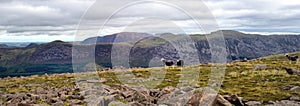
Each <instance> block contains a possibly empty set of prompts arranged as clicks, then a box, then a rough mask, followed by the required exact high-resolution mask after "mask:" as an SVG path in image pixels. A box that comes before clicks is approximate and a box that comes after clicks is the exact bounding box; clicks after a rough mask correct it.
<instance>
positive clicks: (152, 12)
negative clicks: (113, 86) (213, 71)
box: [0, 0, 300, 42]
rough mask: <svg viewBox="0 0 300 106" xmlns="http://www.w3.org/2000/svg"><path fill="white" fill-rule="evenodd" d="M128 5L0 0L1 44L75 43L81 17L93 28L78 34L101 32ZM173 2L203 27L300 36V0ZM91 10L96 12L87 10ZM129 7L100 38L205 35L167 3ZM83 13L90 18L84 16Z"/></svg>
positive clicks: (69, 0)
mask: <svg viewBox="0 0 300 106" xmlns="http://www.w3.org/2000/svg"><path fill="white" fill-rule="evenodd" d="M125 1H128V2H133V1H136V0H99V1H97V3H98V4H99V3H100V5H95V2H96V1H95V0H1V1H0V13H1V14H0V17H1V19H0V42H48V41H53V40H64V41H73V40H74V36H75V33H76V31H77V26H78V23H79V22H80V19H81V18H84V21H83V22H89V24H87V23H85V24H84V25H86V26H84V27H82V26H81V27H78V28H79V30H80V31H82V30H85V31H89V30H99V29H100V27H99V25H94V24H95V23H96V24H97V23H98V24H99V23H103V22H106V20H107V19H108V17H107V16H110V15H111V14H113V13H112V12H111V11H113V10H114V9H116V8H119V9H120V8H121V7H122V6H121V7H120V5H121V4H122V3H124V2H125ZM173 1H174V0H173ZM175 1H176V2H178V4H180V5H181V6H179V7H183V9H184V10H187V11H186V12H188V13H190V14H192V15H193V14H196V15H198V16H199V17H201V18H199V19H197V21H198V22H199V23H198V24H201V25H203V26H205V25H207V26H211V25H215V24H214V21H215V22H216V23H217V24H218V26H219V29H224V30H237V31H242V32H247V33H261V34H298V33H300V30H298V29H299V28H300V1H299V0H204V1H203V2H204V3H205V5H207V7H208V8H209V11H206V9H203V8H201V7H199V6H200V3H201V0H175ZM121 2H122V3H121ZM97 3H96V4H97ZM93 4H94V5H93ZM92 5H93V6H94V7H96V8H94V10H93V11H87V10H88V9H91V8H92V7H91V6H92ZM175 6H176V5H175ZM127 7H130V8H122V9H120V10H119V11H118V13H116V15H114V16H112V17H110V19H111V20H110V21H107V24H106V25H105V26H104V27H103V28H104V30H103V31H102V32H101V34H99V35H106V34H113V33H118V32H123V31H126V32H131V31H132V32H147V33H164V32H171V33H188V34H189V33H203V32H201V31H199V30H198V29H197V28H198V27H197V25H196V24H195V22H194V21H193V20H192V19H191V18H190V17H187V16H186V15H182V13H181V12H182V11H180V9H178V8H174V7H172V6H167V5H165V4H163V3H162V4H157V3H156V4H155V3H148V4H147V3H146V4H135V5H132V6H127ZM86 11H87V12H86ZM85 13H86V14H88V16H84V17H83V15H84V14H85ZM210 14H212V16H214V18H213V17H211V16H210ZM157 16H164V17H157ZM145 17H146V18H145ZM149 17H152V18H149ZM193 18H195V17H193ZM203 26H202V27H203ZM204 29H205V28H204ZM205 32H210V31H207V30H206V31H205Z"/></svg>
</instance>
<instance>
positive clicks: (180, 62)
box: [176, 60, 184, 67]
mask: <svg viewBox="0 0 300 106" xmlns="http://www.w3.org/2000/svg"><path fill="white" fill-rule="evenodd" d="M183 64H184V62H183V60H177V63H176V65H177V67H183Z"/></svg>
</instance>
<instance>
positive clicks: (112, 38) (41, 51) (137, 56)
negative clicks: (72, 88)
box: [0, 30, 300, 77]
mask: <svg viewBox="0 0 300 106" xmlns="http://www.w3.org/2000/svg"><path fill="white" fill-rule="evenodd" d="M218 32H220V31H218ZM214 33H217V32H213V33H211V34H206V35H207V36H210V35H212V34H214ZM222 33H223V35H224V38H225V44H226V50H227V53H228V57H227V59H228V62H230V61H233V60H240V59H244V58H247V59H255V58H259V57H264V56H269V55H273V54H280V53H290V52H296V51H300V43H299V42H300V36H299V35H259V34H245V33H241V32H238V31H233V30H223V31H222ZM181 36H183V35H176V34H171V33H165V34H161V35H157V36H152V35H151V34H147V33H136V32H122V33H117V34H112V35H107V36H101V37H100V36H99V37H93V38H88V39H86V40H84V41H81V42H80V44H77V45H75V46H82V47H87V48H89V47H94V48H95V54H94V55H95V60H96V63H97V65H99V66H100V67H112V63H111V50H112V47H113V46H114V45H115V44H117V45H119V46H120V47H131V48H132V49H131V51H130V58H129V59H130V61H129V63H130V67H149V63H150V62H152V61H153V60H152V59H154V58H157V59H160V58H167V59H179V58H180V56H179V55H178V51H177V50H176V49H175V48H174V47H173V46H172V43H170V42H168V40H166V39H162V38H161V37H164V38H168V39H173V40H174V39H175V40H176V39H177V38H180V37H181ZM189 36H190V37H191V39H192V40H193V41H194V42H195V49H196V50H197V53H198V55H199V60H200V62H201V63H208V62H210V59H211V53H210V47H209V43H208V41H207V39H206V36H205V34H193V35H189ZM141 37H142V38H144V39H140V38H141ZM136 41H137V42H136ZM113 42H114V43H113ZM186 42H188V41H186ZM94 43H96V44H94ZM183 43H185V42H183ZM1 46H3V47H2V48H0V55H1V59H0V77H3V76H19V75H32V74H44V73H65V72H73V70H72V47H73V46H74V45H73V44H72V43H69V42H63V41H53V42H50V43H44V44H34V43H32V44H30V45H28V46H26V47H18V48H7V46H5V45H1ZM73 52H74V51H73ZM121 53H123V52H121ZM124 53H125V52H124ZM92 54H93V53H86V54H81V55H80V56H79V57H78V58H83V59H84V58H86V57H88V56H89V55H92ZM186 54H189V52H186ZM87 64H89V63H87ZM159 64H160V63H159ZM159 64H158V65H159Z"/></svg>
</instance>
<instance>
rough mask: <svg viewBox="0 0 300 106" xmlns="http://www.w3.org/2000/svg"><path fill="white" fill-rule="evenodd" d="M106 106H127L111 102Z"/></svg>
mask: <svg viewBox="0 0 300 106" xmlns="http://www.w3.org/2000/svg"><path fill="white" fill-rule="evenodd" d="M108 106H128V105H127V104H125V103H123V102H116V101H112V102H110V103H109V104H108Z"/></svg>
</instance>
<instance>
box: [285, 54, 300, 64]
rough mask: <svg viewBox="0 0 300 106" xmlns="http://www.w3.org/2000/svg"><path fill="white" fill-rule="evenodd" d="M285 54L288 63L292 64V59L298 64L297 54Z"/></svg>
mask: <svg viewBox="0 0 300 106" xmlns="http://www.w3.org/2000/svg"><path fill="white" fill-rule="evenodd" d="M285 56H286V57H287V58H288V59H289V61H290V64H292V62H293V61H296V64H298V60H299V57H298V56H289V55H288V54H286V55H285Z"/></svg>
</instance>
